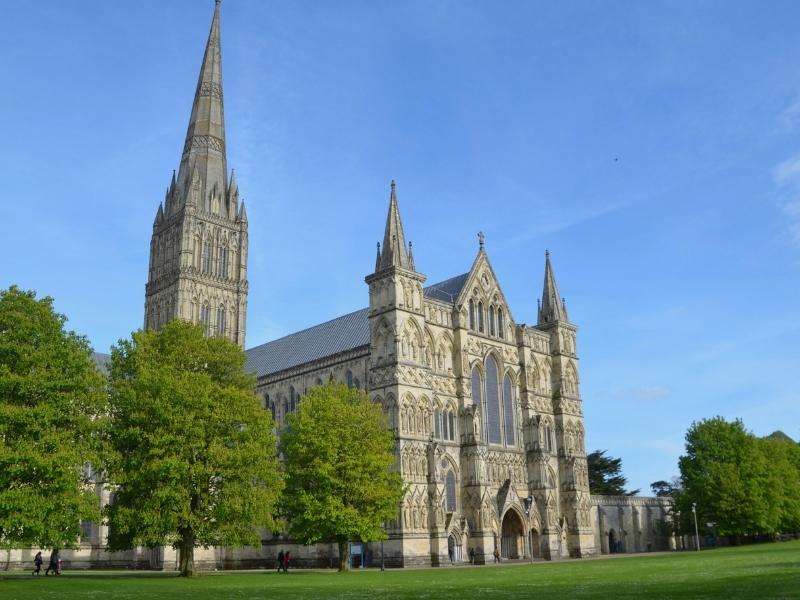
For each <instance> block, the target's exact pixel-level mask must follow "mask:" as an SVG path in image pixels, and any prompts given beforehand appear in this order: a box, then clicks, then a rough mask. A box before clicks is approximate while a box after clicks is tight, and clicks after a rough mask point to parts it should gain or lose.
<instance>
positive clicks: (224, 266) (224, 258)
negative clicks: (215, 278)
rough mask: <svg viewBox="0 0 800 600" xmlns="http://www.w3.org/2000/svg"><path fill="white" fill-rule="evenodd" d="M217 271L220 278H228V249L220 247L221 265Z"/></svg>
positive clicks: (219, 264)
mask: <svg viewBox="0 0 800 600" xmlns="http://www.w3.org/2000/svg"><path fill="white" fill-rule="evenodd" d="M217 270H218V273H217V275H219V276H220V277H227V276H228V249H227V248H225V247H220V249H219V263H218V265H217Z"/></svg>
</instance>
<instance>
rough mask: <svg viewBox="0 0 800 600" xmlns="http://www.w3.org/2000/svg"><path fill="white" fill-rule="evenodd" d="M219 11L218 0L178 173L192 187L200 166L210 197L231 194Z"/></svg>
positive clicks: (184, 184) (201, 176)
mask: <svg viewBox="0 0 800 600" xmlns="http://www.w3.org/2000/svg"><path fill="white" fill-rule="evenodd" d="M219 10H220V1H219V0H215V6H214V17H213V18H212V20H211V30H210V31H209V32H208V41H207V42H206V51H205V53H204V54H203V64H202V65H201V67H200V76H199V77H198V79H197V89H196V90H195V94H194V103H193V104H192V115H191V117H189V127H188V128H187V130H186V143H185V144H184V146H183V155H182V156H181V166H180V170H179V172H178V182H179V184H180V185H183V186H188V184H189V182H188V180H189V177H190V175H191V173H192V168H193V167H196V168H197V171H198V175H199V177H200V181H201V183H202V185H203V188H204V189H202V190H201V193H202V194H203V197H207V196H208V194H210V193H212V192H213V191H214V190H215V188H216V193H217V194H219V195H220V196H223V195H225V193H226V192H227V189H226V174H227V159H226V156H225V116H224V112H223V100H222V46H221V45H220V25H219Z"/></svg>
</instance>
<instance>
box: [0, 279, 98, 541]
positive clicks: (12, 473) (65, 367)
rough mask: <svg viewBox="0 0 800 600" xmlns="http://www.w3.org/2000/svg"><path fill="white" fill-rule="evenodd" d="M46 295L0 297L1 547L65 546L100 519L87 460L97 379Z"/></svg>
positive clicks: (93, 443)
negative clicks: (85, 526) (85, 522)
mask: <svg viewBox="0 0 800 600" xmlns="http://www.w3.org/2000/svg"><path fill="white" fill-rule="evenodd" d="M65 322H66V317H64V315H60V314H57V313H56V312H55V311H54V310H53V300H52V298H42V299H40V300H37V299H36V294H35V293H34V292H27V291H22V290H19V289H18V288H17V287H15V286H12V287H11V288H9V289H8V290H5V291H2V292H0V545H2V546H5V547H22V546H31V545H34V546H39V547H61V548H63V547H70V546H72V545H74V544H75V543H76V542H77V541H78V538H79V536H80V530H81V529H80V522H81V521H82V520H95V521H97V520H99V516H100V515H99V506H98V502H97V500H96V497H95V496H94V494H93V493H92V490H91V488H90V487H89V482H88V473H87V471H88V469H86V468H85V467H86V465H87V464H88V463H95V464H97V462H98V461H99V459H100V454H101V451H102V446H101V439H100V436H99V435H98V431H99V429H100V427H101V426H102V418H101V415H102V414H103V411H104V403H105V398H106V394H105V382H104V379H103V377H102V375H101V374H100V373H99V372H98V370H97V368H96V367H95V365H94V363H93V362H92V358H91V356H92V350H91V348H90V347H89V343H88V341H87V340H86V338H84V337H81V336H79V335H77V334H75V333H74V332H72V331H66V330H65V329H64V323H65Z"/></svg>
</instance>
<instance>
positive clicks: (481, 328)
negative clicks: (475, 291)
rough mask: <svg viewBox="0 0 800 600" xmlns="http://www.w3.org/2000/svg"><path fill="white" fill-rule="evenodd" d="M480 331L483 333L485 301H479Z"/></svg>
mask: <svg viewBox="0 0 800 600" xmlns="http://www.w3.org/2000/svg"><path fill="white" fill-rule="evenodd" d="M478 332H479V333H483V302H478Z"/></svg>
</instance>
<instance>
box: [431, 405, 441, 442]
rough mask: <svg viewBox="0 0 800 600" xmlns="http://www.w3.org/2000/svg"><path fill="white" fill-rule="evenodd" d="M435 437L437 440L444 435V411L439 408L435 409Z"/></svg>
mask: <svg viewBox="0 0 800 600" xmlns="http://www.w3.org/2000/svg"><path fill="white" fill-rule="evenodd" d="M433 437H434V438H436V439H437V440H438V439H441V437H442V411H441V410H439V409H438V408H437V409H436V410H434V411H433Z"/></svg>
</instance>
